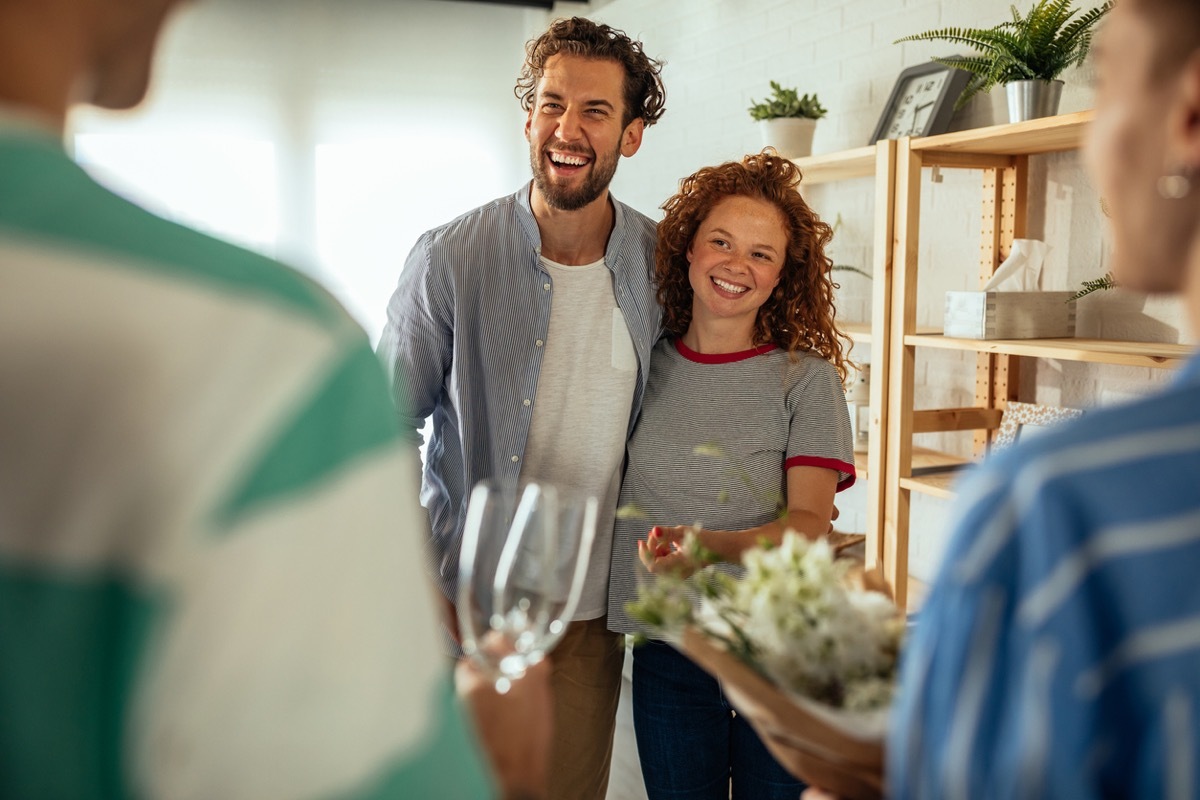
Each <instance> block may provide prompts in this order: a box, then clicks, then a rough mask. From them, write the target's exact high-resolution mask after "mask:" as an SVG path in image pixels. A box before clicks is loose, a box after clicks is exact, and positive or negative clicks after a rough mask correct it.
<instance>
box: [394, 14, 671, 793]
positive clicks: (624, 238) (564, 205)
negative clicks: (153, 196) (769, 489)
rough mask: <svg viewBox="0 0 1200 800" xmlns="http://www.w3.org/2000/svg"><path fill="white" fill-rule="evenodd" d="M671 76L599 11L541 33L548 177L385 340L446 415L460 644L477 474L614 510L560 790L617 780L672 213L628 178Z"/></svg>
mask: <svg viewBox="0 0 1200 800" xmlns="http://www.w3.org/2000/svg"><path fill="white" fill-rule="evenodd" d="M661 69H662V64H661V63H660V62H658V61H656V60H654V59H652V58H650V57H649V56H647V55H646V54H645V53H644V52H643V50H642V46H641V43H640V42H636V41H633V40H631V39H630V38H629V37H628V36H626V35H625V34H624V33H622V32H621V31H619V30H615V29H613V28H610V27H608V26H607V25H600V24H597V23H594V22H592V21H590V20H588V19H585V18H579V17H576V18H572V19H560V20H557V21H555V22H554V23H553V24H552V25H551V26H550V28H549V29H548V30H547V31H546V32H545V33H544V34H542V35H541V36H539V37H537V38H535V39H533V40H532V41H530V42H529V43H528V46H527V58H526V61H525V65H524V68H523V70H522V74H521V76H520V78H519V79H518V82H517V86H516V90H515V93H516V95H517V97H518V98H519V99H520V101H521V104H522V107H523V108H524V109H525V110H526V112H527V117H526V121H525V137H526V139H527V140H528V141H529V159H530V166H531V169H532V172H533V180H532V181H531V182H530V183H527V184H526V185H525V186H522V187H521V188H520V189H519V190H517V191H516V192H515V193H514V194H512V195H509V196H507V197H502V198H499V199H497V200H495V201H493V202H491V203H488V204H487V205H484V206H482V207H480V208H477V209H475V210H473V211H471V212H469V213H467V214H464V215H462V216H461V217H459V218H457V219H455V220H453V221H451V222H449V223H447V224H445V225H442V226H440V227H438V228H435V229H433V230H431V231H428V232H427V233H425V234H423V235H422V236H421V237H420V239H419V240H418V241H417V243H416V245H415V246H414V247H413V249H412V252H411V253H410V254H409V257H408V260H407V262H406V263H405V266H404V270H403V272H402V273H401V275H400V280H399V285H398V286H397V289H396V291H395V293H394V294H393V296H392V298H391V302H390V303H389V305H388V321H387V325H386V327H385V329H384V332H383V336H382V338H381V341H380V354H381V356H382V357H383V359H384V361H385V363H386V364H387V366H388V368H389V370H390V371H391V373H392V375H393V378H394V380H395V382H396V389H397V391H396V396H397V400H399V401H400V405H401V409H402V411H401V419H402V424H403V425H404V426H405V427H406V428H407V429H408V430H409V431H410V432H412V433H413V435H414V438H416V437H417V432H418V431H419V430H421V428H422V427H423V425H424V423H425V420H426V419H428V418H432V433H431V434H430V438H429V441H428V442H427V443H426V448H425V465H424V481H423V486H422V495H421V499H422V503H423V504H424V506H425V507H426V509H427V510H428V512H429V520H430V529H431V536H430V546H429V549H428V559H429V563H428V567H429V569H430V571H431V572H432V573H433V574H434V575H435V576H436V579H437V580H438V582H439V584H440V587H441V590H442V594H443V597H444V598H445V604H444V605H445V610H446V612H447V615H446V624H447V629H448V631H449V633H450V634H451V635H452V636H454V637H455V638H457V632H456V630H455V628H456V625H455V622H454V609H453V603H454V601H453V598H454V596H455V588H456V582H457V578H458V558H459V547H460V541H461V536H462V529H463V522H464V514H465V509H466V497H467V495H468V493H469V492H470V490H471V487H472V486H473V485H474V484H475V483H477V482H478V481H480V480H482V479H485V478H502V479H514V480H515V479H522V480H541V481H549V482H551V483H555V484H558V485H562V486H567V487H571V488H574V489H577V490H582V491H583V492H584V493H587V494H591V495H594V496H596V497H597V498H599V500H600V507H601V513H600V518H599V520H598V522H597V529H596V537H595V545H594V547H593V550H592V553H591V558H590V562H589V568H588V573H587V579H586V582H585V585H584V589H583V596H582V599H581V601H580V603H579V606H578V611H577V613H576V615H575V618H574V621H573V622H572V623H571V624H570V625H569V627H568V630H567V633H566V634H565V635H564V637H563V640H562V641H561V642H560V643H559V644H558V646H557V647H556V648H555V649H554V651H553V652H552V653H551V655H550V660H551V664H552V667H553V689H554V701H555V723H556V724H555V732H556V734H555V741H554V750H553V753H552V755H551V758H550V764H551V775H550V795H551V796H552V797H556V798H566V799H569V798H601V799H602V798H603V797H604V795H605V791H606V787H607V783H608V771H609V764H610V761H611V754H612V739H613V731H614V726H615V717H616V708H617V701H618V699H619V692H620V675H621V665H622V662H623V657H624V648H623V646H622V645H623V637H621V636H620V635H619V634H616V633H612V632H610V631H608V630H607V625H606V621H605V612H606V609H607V589H608V568H609V551H610V547H611V542H612V531H613V519H614V515H615V512H616V506H617V494H618V491H619V488H620V478H621V466H622V461H623V459H624V455H625V441H626V439H627V437H628V435H629V433H630V431H631V430H632V427H633V424H634V421H635V419H636V416H637V412H638V408H639V406H640V403H641V398H642V392H643V390H644V389H645V386H646V379H647V374H648V368H649V362H650V351H651V349H652V347H653V346H654V343H655V341H656V339H657V338H658V335H659V327H660V311H659V307H658V303H657V302H656V300H655V296H654V290H653V287H652V283H651V281H652V272H653V261H654V243H655V226H654V222H653V221H651V220H650V219H649V218H647V217H645V216H644V215H642V214H640V213H638V212H637V211H635V210H634V209H633V208H631V207H629V206H626V205H624V204H623V203H620V202H618V201H617V200H616V199H615V198H614V197H613V196H612V195H611V193H610V192H609V189H608V186H609V182H610V181H611V180H612V178H613V175H614V174H615V172H616V168H617V163H618V162H619V161H620V159H621V158H622V157H630V156H633V155H634V154H635V153H636V152H637V151H638V149H639V148H640V147H641V143H642V135H643V132H644V130H645V128H646V127H648V126H650V125H653V124H654V123H655V122H656V121H657V120H658V119H659V117H660V116H661V114H662V112H663V104H664V100H665V95H664V91H663V86H662V82H661V78H660V72H661ZM406 401H407V402H406Z"/></svg>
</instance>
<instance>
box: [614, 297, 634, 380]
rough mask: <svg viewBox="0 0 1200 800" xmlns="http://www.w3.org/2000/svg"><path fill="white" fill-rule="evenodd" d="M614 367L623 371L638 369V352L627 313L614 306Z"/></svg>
mask: <svg viewBox="0 0 1200 800" xmlns="http://www.w3.org/2000/svg"><path fill="white" fill-rule="evenodd" d="M612 368H613V369H615V370H620V371H621V372H632V371H633V370H635V369H637V353H635V352H634V351H633V339H632V338H631V337H630V336H629V326H628V325H626V324H625V315H624V314H622V313H621V309H619V308H614V309H613V312H612Z"/></svg>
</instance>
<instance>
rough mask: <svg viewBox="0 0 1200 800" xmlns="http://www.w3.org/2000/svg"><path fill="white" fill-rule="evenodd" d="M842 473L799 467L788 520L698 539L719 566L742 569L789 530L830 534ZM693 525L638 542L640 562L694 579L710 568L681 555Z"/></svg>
mask: <svg viewBox="0 0 1200 800" xmlns="http://www.w3.org/2000/svg"><path fill="white" fill-rule="evenodd" d="M837 482H838V473H837V471H836V470H832V469H826V468H824V467H809V466H796V467H792V468H791V469H789V470H788V472H787V516H786V517H784V518H783V519H780V520H774V521H772V522H768V523H767V524H765V525H759V526H757V527H754V528H748V529H746V530H741V531H719V530H706V529H703V528H702V529H700V530H698V531H696V534H697V535H696V538H697V541H698V542H699V544H700V546H701V547H703V548H704V549H705V550H708V551H710V553H711V555H712V557H713V558H714V559H715V560H717V561H730V562H733V563H738V562H740V561H741V560H742V553H743V552H745V551H746V550H748V549H750V548H752V547H756V546H758V545H759V544H760V543H762V541H764V540H766V541H768V542H770V543H771V544H774V545H778V544H779V543H780V542H781V541H782V540H783V532H784V531H785V530H795V531H797V532H799V533H802V534H804V535H805V536H807V537H809V538H810V539H817V538H819V537H821V536H823V535H825V534H826V533H827V532H828V531H829V526H830V521H831V520H832V518H833V496H834V494H835V493H836V492H837ZM692 530H693V528H692V527H691V526H689V525H673V526H661V525H660V526H656V527H654V528H651V530H650V535H649V536H647V537H646V540H645V541H641V542H638V557H639V558H640V559H641V560H642V563H643V564H645V565H646V569H648V570H650V571H651V572H676V573H678V572H682V573H683V574H690V573H691V572H694V571H695V570H697V569H699V568H700V567H703V566H705V563H695V562H694V561H693V560H692V559H691V558H690V557H689V556H688V554H686V553H684V552H682V551H681V550H680V549H679V545H680V543H682V541H683V538H684V536H686V535H687V533H688V532H689V531H692Z"/></svg>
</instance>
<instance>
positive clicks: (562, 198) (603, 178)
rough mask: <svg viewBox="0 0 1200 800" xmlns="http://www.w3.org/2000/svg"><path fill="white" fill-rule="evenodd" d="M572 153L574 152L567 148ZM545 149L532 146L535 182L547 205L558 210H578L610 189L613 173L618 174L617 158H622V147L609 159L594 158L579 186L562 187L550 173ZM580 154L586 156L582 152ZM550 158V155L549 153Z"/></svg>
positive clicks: (531, 157) (530, 159)
mask: <svg viewBox="0 0 1200 800" xmlns="http://www.w3.org/2000/svg"><path fill="white" fill-rule="evenodd" d="M565 152H571V151H569V150H568V151H565ZM544 155H546V153H545V151H543V150H535V149H534V148H533V147H530V149H529V165H530V167H532V168H533V185H534V186H536V187H537V190H538V192H540V193H541V195H542V197H543V198H544V199H545V200H546V204H547V205H549V206H550V207H551V208H553V209H555V210H557V211H578V210H579V209H581V208H583V207H584V206H586V205H587V204H588V203H590V202H592V201H593V200H595V199H596V198H598V197H599V196H600V195H602V194H604V191H605V190H606V189H607V188H608V185H609V184H610V183H612V179H613V176H614V175H616V174H617V161H618V160H619V159H620V157H621V149H620V148H619V147H618V148H617V149H616V150H614V151H613V152H612V153H611V154H610V155H609V156H608V157H607V158H595V157H594V158H593V159H592V163H591V172H590V173H589V174H588V177H587V179H586V180H584V182H583V184H582V185H581V186H579V187H578V188H574V189H572V188H568V187H566V186H561V185H559V184H556V183H554V182H553V181H551V180H550V176H549V174H547V172H546V167H545V161H544V160H543V156H544ZM580 155H585V154H583V153H581V154H580ZM546 158H549V156H548V155H546Z"/></svg>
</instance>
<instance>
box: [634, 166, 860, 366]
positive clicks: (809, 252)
mask: <svg viewBox="0 0 1200 800" xmlns="http://www.w3.org/2000/svg"><path fill="white" fill-rule="evenodd" d="M800 178H801V174H800V170H799V168H797V167H796V165H795V164H793V163H792V162H791V161H788V160H787V159H785V158H782V157H780V156H779V155H778V154H777V153H776V152H775V151H774V150H772V149H770V148H768V149H766V150H763V151H762V152H761V153H758V154H753V155H748V156H746V157H745V158H743V159H742V160H741V161H729V162H727V163H725V164H721V165H720V166H716V167H705V168H704V169H701V170H700V171H699V172H697V173H696V174H694V175H691V176H689V177H687V178H684V179H683V180H682V181H680V183H679V191H678V192H677V193H676V194H675V196H674V197H672V198H671V199H669V200H667V202H665V203H663V206H662V208H663V210H664V211H666V216H665V217H664V218H663V220H662V222H660V223H658V248H657V250H656V251H655V254H654V268H655V279H656V282H657V284H658V302H659V304H660V305H661V306H662V307H663V326H664V327H665V328H666V330H667V332H668V333H670V334H672V335H674V336H676V337H678V336H682V335H683V334H684V333H685V332H686V331H687V329H688V326H689V325H690V324H691V322H692V296H693V292H692V285H691V283H690V281H689V280H688V259H687V251H688V247H690V246H691V244H692V240H693V239H694V238H695V236H696V231H697V230H699V228H700V225H701V223H703V221H704V219H705V218H706V217H707V216H708V215H709V213H710V212H711V211H712V210H713V208H714V207H715V206H716V205H717V203H719V202H720V201H722V200H724V199H725V198H727V197H731V196H736V195H740V196H743V197H751V198H755V199H758V200H765V201H766V202H768V203H770V204H771V205H773V206H775V207H776V208H778V209H779V211H780V212H781V213H782V214H783V217H784V219H785V220H786V221H787V228H788V230H787V238H788V246H787V258H786V259H785V261H784V264H783V267H782V269H781V270H780V274H779V285H778V286H776V287H775V291H773V292H772V293H771V296H770V297H769V298H768V299H767V301H766V302H765V303H763V305H762V307H761V308H759V310H758V316H757V318H756V320H755V323H754V344H755V345H763V344H774V345H776V346H777V347H779V348H780V349H782V350H785V351H787V352H788V353H795V352H797V351H800V350H805V351H808V352H811V353H815V354H817V355H820V356H822V357H823V358H825V359H826V360H828V361H829V362H830V363H832V364H833V365H834V366H835V367H837V371H838V374H839V375H841V376H842V380H843V381H844V380H845V379H846V375H847V369H848V367H850V366H853V364H852V362H850V360H849V359H848V358H847V357H846V353H845V351H844V349H843V345H842V341H841V340H842V338H844V337H843V335H842V333H841V332H840V331H839V330H838V329H837V326H836V325H835V324H834V321H833V320H834V303H833V290H834V288H835V286H836V285H835V284H834V283H833V280H832V278H831V277H830V271H831V269H832V267H833V261H832V260H831V259H830V258H829V257H828V256H826V255H825V247H826V246H827V245H828V244H829V242H830V240H831V239H832V238H833V229H832V228H830V227H829V225H827V224H825V223H824V222H822V221H821V220H820V218H819V217H817V215H816V213H815V212H814V211H813V210H812V209H811V208H810V207H809V205H808V203H806V202H804V198H802V197H801V196H800V193H799V191H797V187H798V186H799V184H800Z"/></svg>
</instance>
